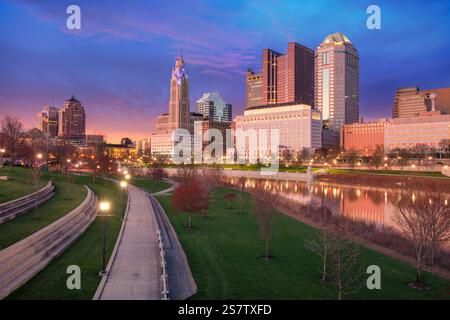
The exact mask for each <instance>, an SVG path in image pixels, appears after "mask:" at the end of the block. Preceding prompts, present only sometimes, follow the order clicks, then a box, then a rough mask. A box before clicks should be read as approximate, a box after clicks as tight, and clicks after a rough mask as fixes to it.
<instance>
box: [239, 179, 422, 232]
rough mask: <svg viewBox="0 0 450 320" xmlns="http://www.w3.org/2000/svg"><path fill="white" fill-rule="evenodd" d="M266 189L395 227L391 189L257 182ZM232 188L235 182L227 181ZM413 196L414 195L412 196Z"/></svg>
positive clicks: (250, 184)
mask: <svg viewBox="0 0 450 320" xmlns="http://www.w3.org/2000/svg"><path fill="white" fill-rule="evenodd" d="M259 181H260V183H262V185H263V186H264V187H265V188H266V189H271V190H273V191H276V192H277V194H278V195H279V196H280V197H285V198H287V199H290V200H293V201H296V202H298V203H303V204H310V203H312V204H314V205H318V206H324V207H328V208H329V209H331V210H332V212H333V213H335V214H340V215H343V216H345V217H348V218H351V219H354V220H363V221H367V222H371V223H375V224H377V225H379V226H380V227H381V226H384V225H387V226H392V227H395V226H394V223H393V221H392V219H393V216H394V214H395V210H394V207H393V205H392V202H391V200H392V199H391V197H393V190H391V189H386V188H374V187H366V186H359V185H355V186H351V185H348V184H346V185H343V184H331V183H324V182H314V183H313V184H312V185H310V186H308V184H307V183H305V182H294V181H289V182H288V181H280V180H278V181H275V180H267V181H266V180H259ZM230 182H231V183H232V184H233V185H236V184H237V181H236V179H234V180H233V179H230ZM255 182H256V180H252V179H249V180H246V187H247V188H250V189H251V188H254V187H255V186H256V183H255ZM412 197H414V195H412Z"/></svg>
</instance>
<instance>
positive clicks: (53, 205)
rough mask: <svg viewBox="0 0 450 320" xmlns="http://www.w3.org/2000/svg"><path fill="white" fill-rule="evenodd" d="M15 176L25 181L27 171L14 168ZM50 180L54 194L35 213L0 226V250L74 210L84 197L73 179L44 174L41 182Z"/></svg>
mask: <svg viewBox="0 0 450 320" xmlns="http://www.w3.org/2000/svg"><path fill="white" fill-rule="evenodd" d="M15 171H16V172H17V175H20V176H21V177H22V179H26V176H27V174H28V175H29V174H31V173H30V171H29V170H26V169H20V168H15ZM49 179H50V180H52V181H53V183H54V184H55V192H56V194H55V195H54V196H53V197H52V198H50V200H48V201H47V202H46V203H44V204H43V205H42V206H40V207H38V208H37V211H36V212H34V211H28V212H27V213H25V214H23V215H20V216H18V217H17V218H15V219H13V220H11V221H8V222H5V223H3V224H0V249H3V248H5V247H7V246H9V245H11V244H13V243H15V242H17V241H19V240H21V239H23V238H25V237H27V236H29V235H31V234H33V233H34V232H36V231H38V230H40V229H42V228H44V227H45V226H47V225H49V224H50V223H52V222H54V221H56V220H57V219H59V218H61V217H62V216H64V215H65V214H67V213H69V212H70V211H71V210H72V209H74V208H76V207H77V206H78V205H79V204H80V203H81V202H82V201H83V200H84V199H85V197H86V189H85V188H84V187H83V185H82V184H80V183H79V181H77V178H74V179H73V180H72V181H69V180H68V176H66V175H60V174H45V175H44V176H43V177H42V180H43V181H48V180H49Z"/></svg>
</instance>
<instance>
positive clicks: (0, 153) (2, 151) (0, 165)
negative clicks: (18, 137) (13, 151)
mask: <svg viewBox="0 0 450 320" xmlns="http://www.w3.org/2000/svg"><path fill="white" fill-rule="evenodd" d="M5 152H6V150H5V149H3V148H2V149H0V155H1V158H0V168H3V155H4V154H5Z"/></svg>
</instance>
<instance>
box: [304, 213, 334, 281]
mask: <svg viewBox="0 0 450 320" xmlns="http://www.w3.org/2000/svg"><path fill="white" fill-rule="evenodd" d="M321 209H322V210H321V213H322V217H321V221H320V225H319V238H318V239H317V241H310V242H309V243H308V244H307V247H309V248H310V249H311V250H312V251H313V252H314V253H315V254H316V255H317V256H318V257H319V259H320V273H321V277H320V280H321V281H322V282H325V281H327V280H329V279H328V264H329V255H330V248H331V245H332V244H331V241H332V240H333V237H332V234H331V232H330V226H329V223H330V220H331V215H332V213H331V210H330V209H328V208H326V207H322V208H321Z"/></svg>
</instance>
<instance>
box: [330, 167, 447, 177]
mask: <svg viewBox="0 0 450 320" xmlns="http://www.w3.org/2000/svg"><path fill="white" fill-rule="evenodd" d="M328 173H331V174H340V173H359V174H383V175H400V176H418V177H434V178H448V177H447V176H445V175H443V174H442V173H440V172H420V171H401V170H358V169H329V170H328Z"/></svg>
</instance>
